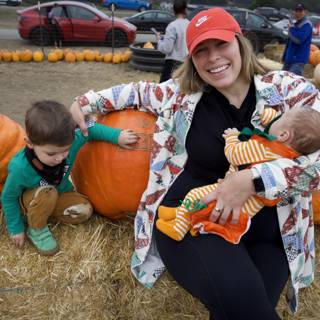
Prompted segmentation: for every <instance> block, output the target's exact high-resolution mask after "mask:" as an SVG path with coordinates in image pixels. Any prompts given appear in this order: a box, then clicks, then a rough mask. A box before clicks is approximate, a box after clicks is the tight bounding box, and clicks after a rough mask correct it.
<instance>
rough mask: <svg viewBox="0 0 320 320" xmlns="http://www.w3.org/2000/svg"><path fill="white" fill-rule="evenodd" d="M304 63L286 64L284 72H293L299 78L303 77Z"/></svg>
mask: <svg viewBox="0 0 320 320" xmlns="http://www.w3.org/2000/svg"><path fill="white" fill-rule="evenodd" d="M304 65H305V64H304V63H300V62H299V63H298V62H295V63H286V62H285V63H284V65H283V68H282V70H286V71H290V72H293V73H295V74H297V75H299V76H302V75H303V68H304Z"/></svg>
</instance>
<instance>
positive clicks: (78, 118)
mask: <svg viewBox="0 0 320 320" xmlns="http://www.w3.org/2000/svg"><path fill="white" fill-rule="evenodd" d="M70 112H71V115H72V118H73V120H74V121H75V123H76V124H77V125H78V126H79V128H80V130H81V132H82V134H83V135H84V136H85V137H87V136H88V128H87V125H86V122H85V118H84V114H83V112H82V111H81V107H80V105H79V103H78V102H77V101H74V102H73V103H72V105H71V107H70Z"/></svg>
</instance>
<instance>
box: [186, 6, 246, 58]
mask: <svg viewBox="0 0 320 320" xmlns="http://www.w3.org/2000/svg"><path fill="white" fill-rule="evenodd" d="M236 33H240V34H242V32H241V29H240V26H239V24H238V22H237V21H236V19H235V18H234V17H233V16H232V15H231V14H230V13H228V12H227V11H226V10H224V9H222V8H212V9H208V10H204V11H200V12H199V13H198V14H197V15H195V16H194V17H193V18H192V20H191V21H190V23H189V25H188V28H187V35H186V37H187V47H188V50H189V55H190V56H191V55H192V52H193V50H194V49H195V47H196V46H197V45H198V44H199V43H200V42H202V41H204V40H208V39H219V40H223V41H227V42H230V41H232V40H233V39H234V37H235V35H236Z"/></svg>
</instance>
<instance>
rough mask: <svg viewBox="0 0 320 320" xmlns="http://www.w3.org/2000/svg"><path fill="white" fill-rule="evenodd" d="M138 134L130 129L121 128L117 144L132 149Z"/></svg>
mask: <svg viewBox="0 0 320 320" xmlns="http://www.w3.org/2000/svg"><path fill="white" fill-rule="evenodd" d="M138 140H139V136H138V135H137V134H136V133H135V132H134V131H132V130H122V131H121V133H120V135H119V139H118V145H119V146H120V147H121V148H125V149H132V146H130V145H132V144H134V143H136V142H138Z"/></svg>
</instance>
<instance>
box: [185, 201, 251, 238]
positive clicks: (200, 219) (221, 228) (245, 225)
mask: <svg viewBox="0 0 320 320" xmlns="http://www.w3.org/2000/svg"><path fill="white" fill-rule="evenodd" d="M215 205H216V201H212V202H210V203H209V205H208V207H207V208H204V209H202V210H199V211H196V212H194V213H191V214H190V221H191V226H192V229H191V230H192V232H191V234H192V235H194V234H195V233H197V231H198V230H197V228H196V229H193V227H194V226H195V225H197V224H198V223H201V224H202V226H203V231H204V232H207V233H213V234H217V235H219V236H221V237H222V238H224V239H225V240H226V241H229V242H231V243H233V244H237V243H239V241H240V239H241V237H242V236H243V235H244V234H245V233H246V232H247V230H248V229H249V226H250V218H249V215H248V214H246V213H243V212H241V213H240V218H239V221H238V223H237V224H232V223H231V218H232V217H231V215H230V216H229V218H228V220H227V222H226V223H225V224H224V225H221V224H219V223H215V222H211V221H210V220H209V218H210V214H211V212H212V210H213V209H214V207H215Z"/></svg>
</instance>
